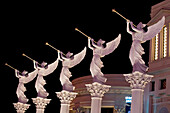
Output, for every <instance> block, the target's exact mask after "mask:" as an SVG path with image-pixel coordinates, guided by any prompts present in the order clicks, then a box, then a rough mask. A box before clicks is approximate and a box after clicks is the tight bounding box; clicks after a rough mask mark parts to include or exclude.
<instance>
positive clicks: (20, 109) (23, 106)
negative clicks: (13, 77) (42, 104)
mask: <svg viewBox="0 0 170 113" xmlns="http://www.w3.org/2000/svg"><path fill="white" fill-rule="evenodd" d="M13 104H14V108H15V109H16V110H17V113H24V112H25V111H26V110H27V109H28V108H29V106H30V104H23V103H21V102H18V103H13Z"/></svg>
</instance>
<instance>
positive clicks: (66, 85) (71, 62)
mask: <svg viewBox="0 0 170 113" xmlns="http://www.w3.org/2000/svg"><path fill="white" fill-rule="evenodd" d="M58 54H59V57H58V58H59V60H60V61H62V66H63V67H62V70H61V73H60V81H61V85H62V86H63V90H66V91H70V92H72V91H74V89H75V87H74V86H73V85H72V83H71V82H70V80H69V78H70V77H72V74H71V72H70V71H69V68H72V67H74V66H76V65H77V64H79V63H80V62H81V61H82V60H83V59H84V57H85V55H86V47H85V48H84V49H83V50H82V51H81V52H80V53H78V54H76V55H74V56H73V53H70V52H68V53H67V54H66V55H65V56H63V54H62V52H60V51H59V52H58Z"/></svg>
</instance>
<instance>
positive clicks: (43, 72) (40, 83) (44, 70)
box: [33, 58, 58, 98]
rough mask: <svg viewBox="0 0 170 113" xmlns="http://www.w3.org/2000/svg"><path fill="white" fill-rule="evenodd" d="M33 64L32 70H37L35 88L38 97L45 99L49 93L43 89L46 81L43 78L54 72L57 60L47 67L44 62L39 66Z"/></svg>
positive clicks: (36, 63) (35, 63)
mask: <svg viewBox="0 0 170 113" xmlns="http://www.w3.org/2000/svg"><path fill="white" fill-rule="evenodd" d="M33 62H34V68H35V69H38V77H37V80H36V83H35V88H36V91H37V93H38V97H41V98H46V97H47V96H48V95H49V93H48V92H47V91H46V90H45V88H44V85H45V84H46V81H45V80H44V78H43V77H44V76H47V75H49V74H51V73H52V72H54V70H55V69H56V68H57V66H58V58H57V60H56V61H55V62H53V63H51V64H49V65H48V64H47V63H46V62H42V63H41V65H40V66H39V65H38V64H39V63H38V62H36V61H35V60H34V61H33Z"/></svg>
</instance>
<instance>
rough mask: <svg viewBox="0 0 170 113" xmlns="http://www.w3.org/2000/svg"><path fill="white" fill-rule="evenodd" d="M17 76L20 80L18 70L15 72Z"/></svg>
mask: <svg viewBox="0 0 170 113" xmlns="http://www.w3.org/2000/svg"><path fill="white" fill-rule="evenodd" d="M15 76H16V77H17V78H19V71H18V70H15Z"/></svg>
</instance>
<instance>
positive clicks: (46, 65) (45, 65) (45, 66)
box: [41, 61, 48, 69]
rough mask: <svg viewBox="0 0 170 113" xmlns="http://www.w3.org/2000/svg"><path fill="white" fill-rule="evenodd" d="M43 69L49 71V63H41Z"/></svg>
mask: <svg viewBox="0 0 170 113" xmlns="http://www.w3.org/2000/svg"><path fill="white" fill-rule="evenodd" d="M41 67H42V68H45V69H47V68H48V64H47V62H44V61H43V62H42V63H41Z"/></svg>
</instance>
